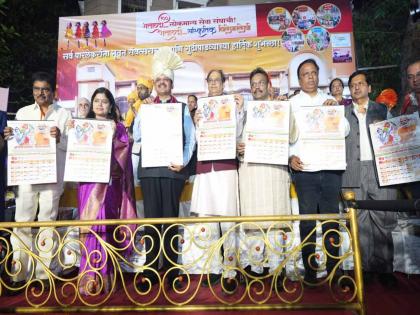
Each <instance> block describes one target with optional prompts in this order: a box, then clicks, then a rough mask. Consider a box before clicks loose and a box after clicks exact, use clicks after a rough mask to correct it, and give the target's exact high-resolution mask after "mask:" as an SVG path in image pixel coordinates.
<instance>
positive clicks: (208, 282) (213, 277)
mask: <svg viewBox="0 0 420 315" xmlns="http://www.w3.org/2000/svg"><path fill="white" fill-rule="evenodd" d="M220 277H221V275H217V274H215V273H209V274H208V275H203V281H201V286H203V287H206V288H207V287H210V286H214V285H215V284H218V283H219V281H220Z"/></svg>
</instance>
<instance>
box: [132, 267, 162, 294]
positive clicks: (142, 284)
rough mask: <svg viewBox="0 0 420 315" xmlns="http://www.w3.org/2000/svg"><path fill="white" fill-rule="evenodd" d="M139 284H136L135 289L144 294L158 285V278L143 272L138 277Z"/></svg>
mask: <svg viewBox="0 0 420 315" xmlns="http://www.w3.org/2000/svg"><path fill="white" fill-rule="evenodd" d="M139 280H140V281H139V282H138V283H137V284H136V286H137V288H138V289H139V290H140V291H141V292H143V293H145V292H147V291H148V290H149V289H152V286H154V285H155V284H157V283H159V278H158V276H157V275H156V274H155V273H153V272H150V271H145V272H143V273H142V274H141V275H140V276H139Z"/></svg>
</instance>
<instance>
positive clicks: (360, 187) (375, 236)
mask: <svg viewBox="0 0 420 315" xmlns="http://www.w3.org/2000/svg"><path fill="white" fill-rule="evenodd" d="M348 83H349V87H350V93H351V97H352V99H353V105H349V106H347V107H346V108H345V115H346V118H347V120H348V121H349V123H350V134H349V135H348V137H347V138H346V160H347V169H346V171H345V172H344V175H343V189H345V188H347V189H348V188H350V189H351V190H353V191H354V192H355V193H356V199H357V200H395V199H396V198H397V190H396V189H395V188H394V187H390V186H386V187H380V186H379V182H378V179H377V174H376V167H375V160H374V156H373V150H372V143H371V139H370V134H369V125H370V124H372V123H375V122H378V121H382V120H385V119H386V118H387V108H386V106H385V105H382V104H378V103H375V102H373V101H371V100H370V99H369V93H370V92H371V86H370V83H369V79H368V77H367V74H366V73H365V72H363V71H356V72H354V73H353V74H352V75H351V76H350V77H349V80H348ZM357 222H358V226H359V237H360V245H361V246H360V249H361V254H362V267H363V271H364V277H365V280H366V282H369V281H371V280H372V277H373V276H376V275H377V276H378V278H379V281H380V282H381V283H382V284H383V285H385V286H389V287H393V286H394V285H395V284H396V278H395V277H394V276H393V274H392V271H393V257H394V253H393V242H392V235H391V232H392V230H393V229H394V227H395V225H396V223H397V220H396V213H395V212H384V211H370V210H358V212H357Z"/></svg>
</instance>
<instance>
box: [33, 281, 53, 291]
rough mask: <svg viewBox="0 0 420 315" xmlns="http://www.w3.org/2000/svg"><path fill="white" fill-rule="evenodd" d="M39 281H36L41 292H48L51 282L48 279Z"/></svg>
mask: <svg viewBox="0 0 420 315" xmlns="http://www.w3.org/2000/svg"><path fill="white" fill-rule="evenodd" d="M38 280H39V281H36V287H37V288H38V289H39V290H42V289H44V291H48V290H49V289H50V280H48V279H38Z"/></svg>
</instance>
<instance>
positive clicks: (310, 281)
mask: <svg viewBox="0 0 420 315" xmlns="http://www.w3.org/2000/svg"><path fill="white" fill-rule="evenodd" d="M303 281H304V282H303V285H304V286H305V287H306V288H308V289H313V288H315V287H316V284H317V283H318V280H317V278H316V275H314V274H313V273H306V274H305V277H304V278H303Z"/></svg>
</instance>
